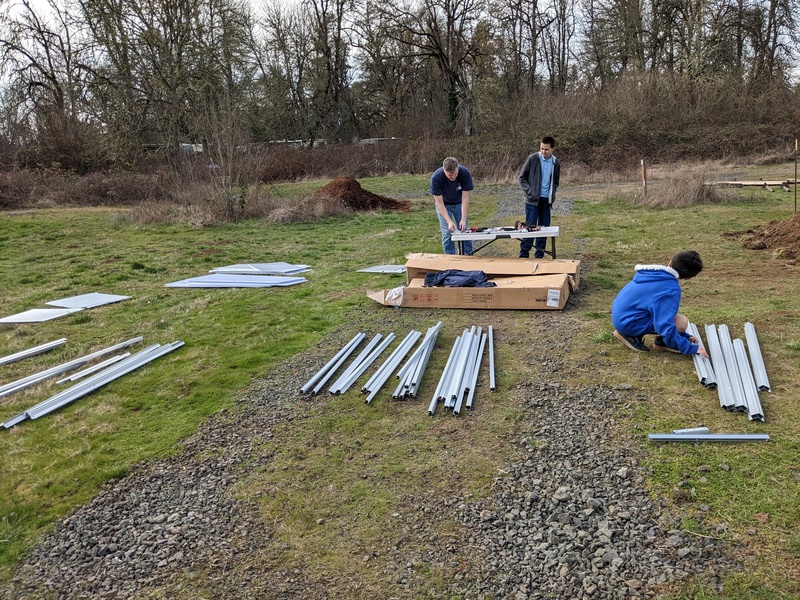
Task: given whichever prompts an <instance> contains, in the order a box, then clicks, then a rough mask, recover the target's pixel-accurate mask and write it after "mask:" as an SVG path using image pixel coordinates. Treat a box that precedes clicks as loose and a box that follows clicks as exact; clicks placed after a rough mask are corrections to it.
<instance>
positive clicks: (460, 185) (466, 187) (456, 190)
mask: <svg viewBox="0 0 800 600" xmlns="http://www.w3.org/2000/svg"><path fill="white" fill-rule="evenodd" d="M474 188H475V186H474V185H473V183H472V175H470V174H469V171H468V170H467V167H463V166H461V165H458V175H456V178H455V180H454V181H450V180H449V179H448V178H447V175H445V174H444V167H439V168H438V169H436V171H434V173H433V175H431V194H433V195H434V196H441V197H442V200H444V203H445V204H461V192H462V191H464V192H471V191H472V190H473V189H474Z"/></svg>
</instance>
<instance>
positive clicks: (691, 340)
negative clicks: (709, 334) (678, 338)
mask: <svg viewBox="0 0 800 600" xmlns="http://www.w3.org/2000/svg"><path fill="white" fill-rule="evenodd" d="M689 341H690V342H692V343H693V344H697V345H698V346H699V345H700V340H698V339H697V338H696V337H695V336H693V335H690V336H689Z"/></svg>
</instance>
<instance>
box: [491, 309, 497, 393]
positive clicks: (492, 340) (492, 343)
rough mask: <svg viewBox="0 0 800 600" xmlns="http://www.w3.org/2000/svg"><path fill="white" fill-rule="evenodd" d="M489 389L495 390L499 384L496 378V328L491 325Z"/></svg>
mask: <svg viewBox="0 0 800 600" xmlns="http://www.w3.org/2000/svg"><path fill="white" fill-rule="evenodd" d="M489 389H490V390H492V391H495V390H496V389H497V385H496V383H495V380H494V328H493V327H492V326H491V325H489Z"/></svg>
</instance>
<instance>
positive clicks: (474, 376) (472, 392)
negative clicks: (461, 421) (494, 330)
mask: <svg viewBox="0 0 800 600" xmlns="http://www.w3.org/2000/svg"><path fill="white" fill-rule="evenodd" d="M488 338H489V334H488V333H484V334H483V335H482V336H481V343H480V346H479V347H478V356H477V358H476V359H475V368H474V369H473V371H472V381H471V382H470V387H469V395H468V396H467V410H472V401H473V399H474V398H475V387H476V385H477V382H478V372H479V371H480V368H481V360H482V359H483V349H484V347H485V346H486V340H487V339H488Z"/></svg>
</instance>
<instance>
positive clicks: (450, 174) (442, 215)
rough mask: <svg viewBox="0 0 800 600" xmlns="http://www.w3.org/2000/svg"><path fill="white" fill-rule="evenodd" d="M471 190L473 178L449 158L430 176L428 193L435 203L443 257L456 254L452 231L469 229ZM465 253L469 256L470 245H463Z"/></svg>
mask: <svg viewBox="0 0 800 600" xmlns="http://www.w3.org/2000/svg"><path fill="white" fill-rule="evenodd" d="M474 187H475V186H474V185H473V183H472V175H470V173H469V171H468V170H467V168H466V167H464V166H461V165H459V164H458V161H457V160H456V159H455V158H453V157H452V156H448V157H447V158H445V159H444V162H443V163H442V166H441V167H439V168H438V169H436V171H434V173H433V175H431V194H433V200H434V202H435V204H436V215H437V216H438V217H439V226H440V228H441V230H442V249H443V250H444V253H445V254H455V253H456V245H455V243H454V242H453V240H452V239H451V235H452V234H453V232H454V231H456V230H458V231H466V230H467V229H468V228H469V223H468V220H467V214H468V213H469V193H470V192H471V191H472V190H473V189H474ZM464 253H465V254H472V242H469V241H467V242H464Z"/></svg>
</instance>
